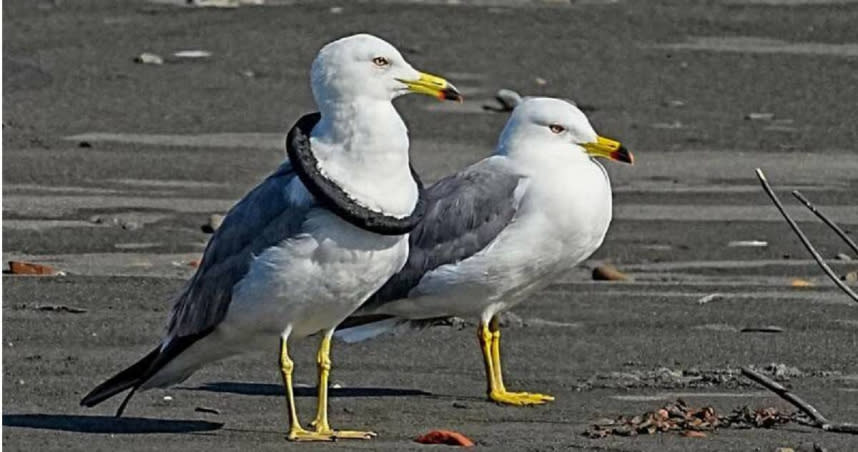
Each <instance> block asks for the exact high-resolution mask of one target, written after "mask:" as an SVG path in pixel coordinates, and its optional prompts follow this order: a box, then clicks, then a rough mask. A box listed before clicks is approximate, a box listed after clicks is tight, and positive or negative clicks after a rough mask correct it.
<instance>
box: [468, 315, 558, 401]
mask: <svg viewBox="0 0 858 452" xmlns="http://www.w3.org/2000/svg"><path fill="white" fill-rule="evenodd" d="M499 323H500V322H499V321H498V317H497V316H493V317H492V318H491V320H490V321H489V322H488V324H485V323H483V324H481V325H480V329H479V332H478V337H479V339H480V346H481V349H482V352H483V359H484V360H485V365H486V378H487V386H488V395H489V399H490V400H492V401H494V402H496V403H500V404H504V405H516V406H527V405H543V404H545V403H548V402H552V401H554V396H550V395H548V394H540V393H536V392H510V391H507V390H506V386H505V385H504V382H503V370H502V369H501V357H500V336H501V334H500V325H499Z"/></svg>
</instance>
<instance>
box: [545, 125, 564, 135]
mask: <svg viewBox="0 0 858 452" xmlns="http://www.w3.org/2000/svg"><path fill="white" fill-rule="evenodd" d="M548 128H549V129H550V130H551V131H552V132H553V133H556V134H557V135H560V134H561V133H563V132H565V131H566V127H563V126H561V125H560V124H551V125H550V126H548Z"/></svg>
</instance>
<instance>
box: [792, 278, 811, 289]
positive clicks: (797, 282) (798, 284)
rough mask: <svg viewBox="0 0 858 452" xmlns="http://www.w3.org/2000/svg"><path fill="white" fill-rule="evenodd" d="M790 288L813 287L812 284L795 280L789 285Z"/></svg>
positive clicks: (799, 279) (798, 279)
mask: <svg viewBox="0 0 858 452" xmlns="http://www.w3.org/2000/svg"><path fill="white" fill-rule="evenodd" d="M789 285H790V286H792V287H813V286H814V284H813V283H812V282H810V281H808V280H806V279H801V278H795V279H793V280H792V281H790V283H789Z"/></svg>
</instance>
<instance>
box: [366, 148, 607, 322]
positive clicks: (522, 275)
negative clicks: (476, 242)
mask: <svg viewBox="0 0 858 452" xmlns="http://www.w3.org/2000/svg"><path fill="white" fill-rule="evenodd" d="M610 220H611V192H610V182H609V181H608V179H607V176H606V174H605V173H604V170H603V169H602V168H601V167H600V166H598V164H595V163H594V164H593V165H588V167H586V168H583V169H581V170H580V171H576V172H575V174H569V172H568V171H567V172H566V174H565V175H564V177H560V176H559V175H558V177H550V174H545V173H543V174H541V175H540V176H539V177H533V178H532V180H531V183H530V184H529V185H528V187H527V191H526V193H525V195H524V197H523V198H522V203H521V206H520V209H519V212H518V214H517V216H516V219H515V221H514V222H513V223H512V224H510V225H509V226H508V227H507V228H506V229H505V230H504V231H503V232H501V234H500V235H499V236H498V237H497V239H496V240H495V241H494V242H493V243H492V244H491V245H490V246H488V247H487V248H486V249H484V250H482V251H480V252H479V253H477V254H475V255H474V256H472V257H470V258H468V259H465V260H463V261H461V262H458V263H455V264H449V265H443V266H441V267H438V268H437V269H435V270H433V271H431V272H429V273H427V274H426V275H425V276H424V277H423V278H422V279H421V280H420V284H419V285H418V286H417V287H416V288H415V289H413V290H412V292H411V296H410V298H409V299H407V300H401V301H397V302H394V303H389V304H387V305H385V306H384V308H383V312H384V313H388V314H394V315H399V316H404V317H410V318H426V317H435V316H439V315H459V316H472V315H483V316H484V317H485V316H487V317H491V315H493V314H494V313H495V312H498V311H501V310H504V309H508V308H510V307H512V306H514V305H515V304H517V303H519V302H521V301H522V300H524V299H526V297H527V296H528V295H529V294H532V293H533V292H534V291H536V290H538V289H539V288H541V287H544V286H545V285H547V284H550V283H551V282H552V280H553V279H554V278H555V277H556V276H557V275H558V274H559V273H562V272H563V271H566V270H568V269H570V268H572V267H574V266H575V265H577V264H579V263H580V262H581V261H583V260H584V259H586V258H587V257H589V256H590V255H591V254H592V253H593V252H595V251H596V250H597V249H598V248H599V246H600V245H601V243H602V241H603V240H604V237H605V234H606V232H607V230H608V225H609V223H610Z"/></svg>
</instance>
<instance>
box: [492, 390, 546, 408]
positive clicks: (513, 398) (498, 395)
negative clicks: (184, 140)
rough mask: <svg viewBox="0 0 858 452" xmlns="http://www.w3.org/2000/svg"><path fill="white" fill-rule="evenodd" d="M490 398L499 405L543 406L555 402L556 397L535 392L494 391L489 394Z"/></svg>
mask: <svg viewBox="0 0 858 452" xmlns="http://www.w3.org/2000/svg"><path fill="white" fill-rule="evenodd" d="M489 398H490V399H491V400H492V401H494V402H497V403H501V404H504V405H517V406H526V405H543V404H545V403H548V402H552V401H554V396H550V395H548V394H539V393H534V392H509V391H505V390H504V391H499V390H498V391H492V392H490V393H489Z"/></svg>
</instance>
